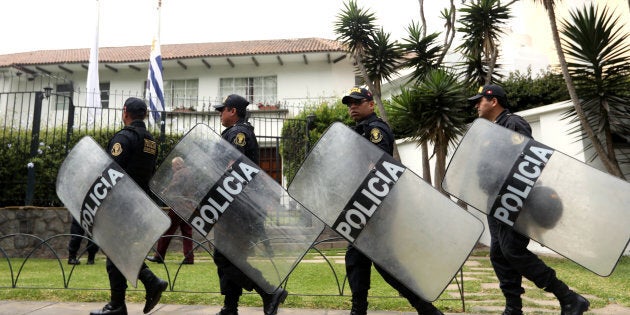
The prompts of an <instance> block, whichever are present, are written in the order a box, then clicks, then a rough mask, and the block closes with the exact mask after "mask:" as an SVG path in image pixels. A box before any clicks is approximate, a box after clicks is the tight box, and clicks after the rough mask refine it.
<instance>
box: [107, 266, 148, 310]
mask: <svg viewBox="0 0 630 315" xmlns="http://www.w3.org/2000/svg"><path fill="white" fill-rule="evenodd" d="M105 267H106V269H107V276H108V277H109V289H110V291H111V301H112V302H114V304H116V305H120V303H125V292H126V291H127V278H125V276H124V275H123V274H122V272H120V270H118V267H116V265H114V263H113V262H112V260H111V259H109V257H107V262H106V263H105ZM147 268H148V267H147V265H146V264H145V263H142V267H140V272H139V273H142V271H143V270H144V269H147ZM140 280H142V279H140ZM143 284H144V285H145V286H146V283H143Z"/></svg>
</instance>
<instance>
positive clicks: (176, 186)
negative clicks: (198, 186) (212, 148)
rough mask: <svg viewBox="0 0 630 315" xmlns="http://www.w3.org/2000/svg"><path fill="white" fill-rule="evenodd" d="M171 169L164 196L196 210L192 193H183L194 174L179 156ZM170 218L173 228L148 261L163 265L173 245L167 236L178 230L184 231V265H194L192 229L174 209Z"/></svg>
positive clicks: (169, 212)
mask: <svg viewBox="0 0 630 315" xmlns="http://www.w3.org/2000/svg"><path fill="white" fill-rule="evenodd" d="M171 169H172V170H173V177H172V179H171V182H170V183H169V184H168V186H167V187H166V188H165V189H164V192H163V194H167V195H168V198H173V199H175V200H176V201H175V202H178V203H181V204H182V205H183V206H184V207H186V206H187V207H188V208H194V205H193V204H192V203H191V202H190V201H189V200H190V198H189V197H191V196H192V193H191V192H187V191H183V190H182V189H181V188H182V187H187V186H186V183H187V182H189V181H190V180H192V179H193V177H192V173H191V172H190V170H189V169H188V167H186V164H185V163H184V159H182V158H181V157H179V156H176V157H174V158H173V159H172V160H171ZM168 217H169V218H171V226H170V227H169V228H168V229H167V230H166V232H164V235H162V237H161V238H160V240H159V241H158V244H157V250H156V252H155V255H153V256H147V260H148V261H151V262H156V263H159V264H161V263H163V262H164V259H165V257H166V250H167V249H168V245H170V243H171V237H170V236H168V237H167V236H166V235H173V233H175V231H176V230H177V228H178V227H179V229H180V230H181V231H182V236H183V237H184V238H183V239H182V247H183V250H184V261H183V262H182V264H184V265H192V264H194V263H195V254H194V253H193V244H192V243H193V242H192V227H191V226H190V225H189V224H188V223H187V222H186V221H184V220H183V219H182V218H180V217H179V216H178V215H177V213H175V211H173V209H169V210H168Z"/></svg>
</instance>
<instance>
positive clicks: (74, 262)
mask: <svg viewBox="0 0 630 315" xmlns="http://www.w3.org/2000/svg"><path fill="white" fill-rule="evenodd" d="M80 264H81V262H80V261H79V260H78V259H77V255H76V254H75V255H72V254H70V255H69V256H68V265H80Z"/></svg>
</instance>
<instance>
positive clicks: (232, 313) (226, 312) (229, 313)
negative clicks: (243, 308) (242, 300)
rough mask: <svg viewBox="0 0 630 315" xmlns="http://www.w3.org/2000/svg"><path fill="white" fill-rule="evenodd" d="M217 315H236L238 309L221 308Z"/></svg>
mask: <svg viewBox="0 0 630 315" xmlns="http://www.w3.org/2000/svg"><path fill="white" fill-rule="evenodd" d="M217 315H238V309H237V308H228V307H225V306H224V307H222V308H221V311H219V312H218V313H217Z"/></svg>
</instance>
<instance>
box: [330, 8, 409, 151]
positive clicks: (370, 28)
mask: <svg viewBox="0 0 630 315" xmlns="http://www.w3.org/2000/svg"><path fill="white" fill-rule="evenodd" d="M344 6H345V9H344V10H343V11H342V12H341V13H340V14H339V15H338V16H337V18H338V19H337V21H336V22H335V33H336V34H337V35H338V37H337V40H339V41H341V42H342V43H343V44H345V45H346V46H347V47H348V49H349V50H350V54H351V55H352V57H353V58H354V61H355V62H356V66H357V68H358V70H359V71H358V72H359V73H360V74H361V77H363V79H364V80H365V84H366V85H367V86H368V89H369V90H370V91H372V94H373V97H374V101H375V102H376V105H377V108H378V111H379V114H380V117H381V118H382V119H383V120H384V121H385V122H386V123H388V124H389V119H388V117H387V112H386V111H385V107H384V106H383V102H382V100H381V95H380V80H377V81H376V82H378V88H377V86H376V85H375V84H374V81H373V79H374V78H375V77H376V74H373V75H370V72H369V69H368V68H367V66H366V62H368V59H369V62H372V64H371V69H372V70H375V69H378V70H379V71H378V72H379V73H383V72H381V71H380V70H385V71H388V69H390V68H395V66H393V65H392V64H393V63H396V62H398V61H397V60H396V59H386V58H379V57H369V55H370V54H372V50H376V53H375V54H379V53H382V52H383V51H385V50H388V49H391V44H389V41H388V40H389V35H386V34H385V33H384V32H382V31H381V32H378V33H377V34H375V33H376V26H375V25H374V21H375V20H376V18H375V17H374V14H373V13H371V12H369V11H367V10H364V9H362V8H359V7H358V6H357V3H356V1H354V0H350V1H349V2H348V3H344ZM377 41H378V42H377ZM377 45H385V46H386V47H381V46H377ZM388 54H390V53H389V52H388V53H383V55H388ZM392 54H394V53H392ZM374 62H380V64H375V63H374ZM391 74H392V73H389V74H388V75H391ZM393 155H394V158H395V159H397V160H400V155H399V154H398V148H397V146H396V145H395V144H394V154H393Z"/></svg>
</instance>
